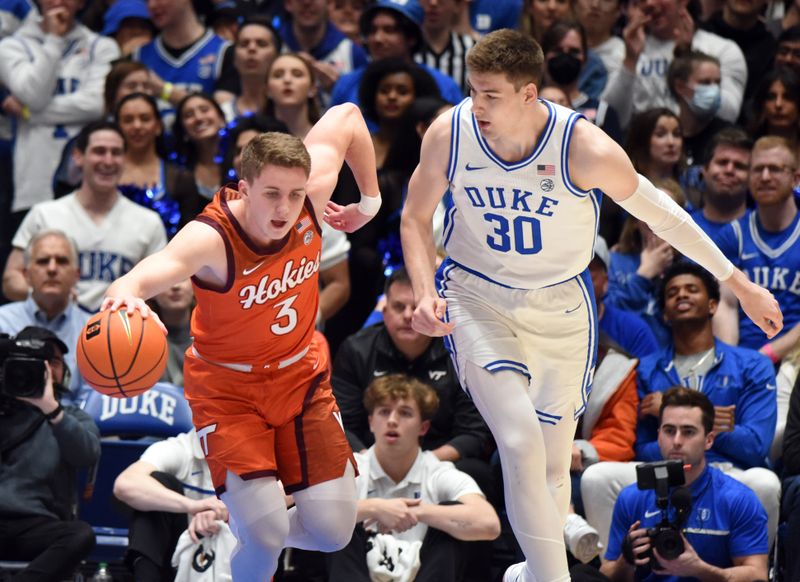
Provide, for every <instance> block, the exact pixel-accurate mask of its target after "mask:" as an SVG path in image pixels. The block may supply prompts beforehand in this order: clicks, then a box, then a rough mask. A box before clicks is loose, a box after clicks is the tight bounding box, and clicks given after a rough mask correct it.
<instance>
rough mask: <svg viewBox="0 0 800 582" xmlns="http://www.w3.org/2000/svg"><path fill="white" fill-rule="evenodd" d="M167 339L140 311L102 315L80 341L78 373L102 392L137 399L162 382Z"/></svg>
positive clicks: (124, 311)
mask: <svg viewBox="0 0 800 582" xmlns="http://www.w3.org/2000/svg"><path fill="white" fill-rule="evenodd" d="M167 354H168V350H167V338H166V336H165V335H164V332H163V331H161V328H159V327H158V324H157V323H156V322H155V321H154V320H153V318H151V317H148V318H147V319H142V316H141V314H140V313H139V312H138V311H134V312H133V313H131V314H128V313H127V311H126V310H125V309H120V310H118V311H109V310H106V311H101V312H100V313H98V314H96V315H94V316H93V317H92V318H91V319H89V321H88V322H86V326H85V327H84V328H83V331H82V332H81V335H80V338H79V339H78V347H77V354H76V355H77V359H78V369H79V370H80V372H81V375H82V376H83V377H84V379H85V380H86V382H87V383H88V384H89V385H90V386H91V387H92V388H94V389H95V390H97V391H98V392H102V393H103V394H107V395H108V396H113V397H115V398H127V397H129V396H136V395H137V394H141V393H142V392H144V391H146V390H149V389H150V388H152V387H153V384H155V383H156V382H158V380H159V378H161V376H162V374H164V369H165V368H166V367H167Z"/></svg>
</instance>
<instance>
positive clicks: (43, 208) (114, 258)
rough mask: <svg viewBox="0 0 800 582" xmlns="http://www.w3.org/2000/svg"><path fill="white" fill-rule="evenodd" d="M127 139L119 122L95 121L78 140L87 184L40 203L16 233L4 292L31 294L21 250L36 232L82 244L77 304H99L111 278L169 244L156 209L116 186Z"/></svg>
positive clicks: (18, 297)
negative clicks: (51, 232)
mask: <svg viewBox="0 0 800 582" xmlns="http://www.w3.org/2000/svg"><path fill="white" fill-rule="evenodd" d="M124 153H125V138H124V137H123V136H122V133H121V131H120V129H119V127H117V126H116V124H114V123H111V122H107V121H96V122H93V123H90V124H89V125H87V126H86V127H85V128H84V129H83V130H81V133H80V134H79V135H78V138H77V140H76V142H75V153H74V159H75V163H76V165H77V166H78V167H79V168H81V171H82V173H83V183H82V184H81V187H80V188H79V189H78V190H76V191H75V192H74V193H72V194H70V195H68V196H64V197H63V198H59V199H58V200H50V201H47V202H41V203H39V204H36V205H35V206H34V207H33V208H32V209H31V211H30V212H29V213H28V215H27V216H26V217H25V220H24V221H23V222H22V225H21V226H20V227H19V230H17V233H16V234H15V235H14V240H13V241H12V244H13V246H14V249H13V250H12V251H11V254H10V255H9V257H8V262H7V263H6V268H5V272H4V273H3V293H4V294H5V296H6V297H8V298H9V299H11V300H14V301H21V300H23V299H25V298H26V297H27V296H28V282H27V281H26V280H25V275H24V273H23V269H24V263H25V261H24V256H23V249H25V248H27V246H28V242H29V241H30V240H31V238H32V237H33V236H34V235H35V234H36V233H38V232H40V231H43V230H46V229H59V230H62V231H63V232H64V233H65V234H66V235H67V236H69V237H70V238H72V240H74V241H75V243H76V244H77V246H78V258H79V270H80V275H81V276H80V280H79V281H78V284H77V287H76V289H77V295H78V303H79V304H80V305H81V306H83V307H84V308H86V309H88V310H90V311H96V310H98V309H99V308H100V302H101V300H102V298H103V293H104V292H105V290H106V288H107V287H108V286H109V285H110V284H111V282H112V281H114V280H115V279H117V278H119V277H121V276H122V275H124V274H125V273H127V272H128V271H129V270H131V268H133V266H134V265H135V264H136V263H138V262H139V261H140V260H142V259H143V258H145V257H146V256H148V255H150V254H152V253H154V252H155V251H157V250H159V249H161V248H162V247H163V246H164V245H166V243H167V235H166V232H165V231H164V225H163V223H162V222H161V218H160V217H159V215H158V214H156V213H155V212H153V211H152V210H149V209H147V208H144V207H142V206H139V205H138V204H136V203H134V202H131V201H130V200H128V199H127V198H125V197H124V196H123V195H122V194H120V192H119V190H118V189H117V186H118V185H119V179H120V176H121V175H122V169H123V163H124Z"/></svg>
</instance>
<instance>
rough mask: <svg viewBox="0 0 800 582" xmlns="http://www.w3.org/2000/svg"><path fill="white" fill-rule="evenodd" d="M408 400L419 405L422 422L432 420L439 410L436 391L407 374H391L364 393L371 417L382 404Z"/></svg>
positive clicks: (375, 382) (365, 404)
mask: <svg viewBox="0 0 800 582" xmlns="http://www.w3.org/2000/svg"><path fill="white" fill-rule="evenodd" d="M406 398H409V399H411V400H414V401H415V402H416V403H417V406H418V407H419V412H420V415H421V416H422V420H430V419H432V418H433V416H434V415H435V414H436V411H437V410H438V409H439V396H438V395H437V394H436V391H435V390H434V389H433V388H431V387H430V386H428V385H427V384H423V383H422V382H420V381H419V380H417V379H416V378H412V377H411V376H406V375H405V374H390V375H388V376H381V377H380V378H377V379H376V380H373V381H372V383H371V384H370V385H369V387H368V388H367V390H366V392H364V408H366V409H367V414H369V415H370V416H371V415H372V413H373V412H374V411H375V408H377V407H378V406H380V405H381V404H384V403H387V402H394V401H396V400H403V399H406Z"/></svg>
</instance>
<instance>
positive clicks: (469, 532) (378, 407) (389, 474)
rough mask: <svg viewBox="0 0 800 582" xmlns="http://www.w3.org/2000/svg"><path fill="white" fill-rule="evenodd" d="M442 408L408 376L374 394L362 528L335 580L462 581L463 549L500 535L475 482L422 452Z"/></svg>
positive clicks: (380, 384) (362, 464)
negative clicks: (386, 574)
mask: <svg viewBox="0 0 800 582" xmlns="http://www.w3.org/2000/svg"><path fill="white" fill-rule="evenodd" d="M438 404H439V399H438V396H437V395H436V392H435V391H434V390H433V389H432V388H430V387H429V386H427V385H425V384H423V383H422V382H420V381H419V380H416V379H414V378H410V377H408V376H403V375H400V374H393V375H389V376H382V377H380V378H377V379H376V380H375V381H374V382H372V384H370V386H369V388H367V391H366V393H365V395H364V405H365V407H366V409H367V412H368V413H369V424H370V430H371V431H372V432H373V434H374V435H375V444H374V445H373V446H372V447H370V448H369V449H368V450H367V451H366V452H365V453H356V454H355V457H356V461H357V463H358V471H359V476H358V478H357V479H356V489H357V492H358V499H359V501H358V517H357V520H358V522H359V523H358V525H357V526H356V530H355V532H354V534H353V538H352V539H351V541H350V544H349V545H348V546H347V547H346V548H344V549H343V550H341V551H339V552H336V553H334V554H331V555H330V557H329V580H331V581H334V582H336V581H339V580H341V581H342V582H345V581H347V582H355V581H364V582H366V581H369V580H370V572H371V573H372V575H373V576H375V575H379V573H380V572H382V571H385V570H391V571H392V572H393V573H394V575H395V576H396V578H395V579H398V580H400V579H403V580H417V581H418V582H419V581H424V580H431V581H434V580H435V581H455V580H460V579H461V577H462V576H463V568H461V567H460V566H462V567H463V564H464V563H465V561H466V555H467V554H466V552H467V551H468V550H467V548H468V546H466V545H465V544H463V543H462V542H467V541H477V540H492V539H495V538H496V537H497V536H498V535H499V534H500V521H499V519H498V517H497V513H496V512H495V510H494V508H493V507H492V506H491V505H490V504H489V503H488V502H487V501H486V499H485V498H484V495H483V493H482V492H481V490H480V488H479V487H478V485H477V484H476V483H475V481H474V480H473V479H472V478H471V477H470V476H469V475H467V474H466V473H462V472H461V471H459V470H457V469H456V468H455V466H454V465H453V464H452V463H450V462H447V461H440V460H439V459H438V458H437V457H436V456H435V455H434V454H433V453H432V452H430V451H425V452H423V451H422V450H421V449H420V446H419V439H420V437H421V436H422V435H424V434H425V432H426V431H427V430H428V428H429V427H430V419H431V418H432V417H433V415H434V414H435V413H436V409H437V407H438ZM368 547H370V548H371V549H370V550H369V552H367V551H366V548H368ZM365 554H366V560H365V559H364V555H365Z"/></svg>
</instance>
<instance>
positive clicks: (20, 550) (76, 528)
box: [0, 327, 100, 581]
mask: <svg viewBox="0 0 800 582" xmlns="http://www.w3.org/2000/svg"><path fill="white" fill-rule="evenodd" d="M66 352H67V346H66V345H65V344H64V343H63V342H62V341H61V340H59V339H58V338H57V337H56V336H55V335H54V334H53V333H52V332H50V331H48V330H46V329H44V328H38V327H26V328H25V329H23V330H22V331H20V332H19V333H18V334H17V336H16V337H15V338H11V337H8V336H4V337H0V560H21V561H27V562H29V564H28V565H27V567H26V568H25V569H24V570H23V571H22V572H21V573H19V574H18V575H17V577H15V578H14V579H15V580H20V581H21V580H63V579H65V578H68V577H70V576H71V574H72V573H73V571H74V570H75V568H76V567H77V566H78V564H80V562H81V560H83V559H84V558H85V557H86V556H87V555H88V554H89V552H90V551H91V549H92V548H93V547H94V543H95V538H94V533H93V531H92V528H91V526H90V525H89V524H87V523H84V522H82V521H77V520H75V514H74V508H75V506H76V498H77V496H76V492H75V486H76V484H77V475H76V473H77V470H78V469H82V468H88V467H91V466H92V465H94V464H95V463H96V462H97V460H98V459H99V457H100V434H99V432H98V430H97V427H96V426H95V424H94V422H93V421H92V419H91V418H90V417H89V416H88V415H87V414H86V413H84V412H83V411H82V410H79V409H78V408H75V407H73V406H62V405H61V404H60V403H59V398H60V396H61V394H63V393H64V392H65V388H64V385H65V384H68V383H69V380H68V379H65V373H66V371H67V369H66V367H65V366H64V354H65V353H66Z"/></svg>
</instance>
